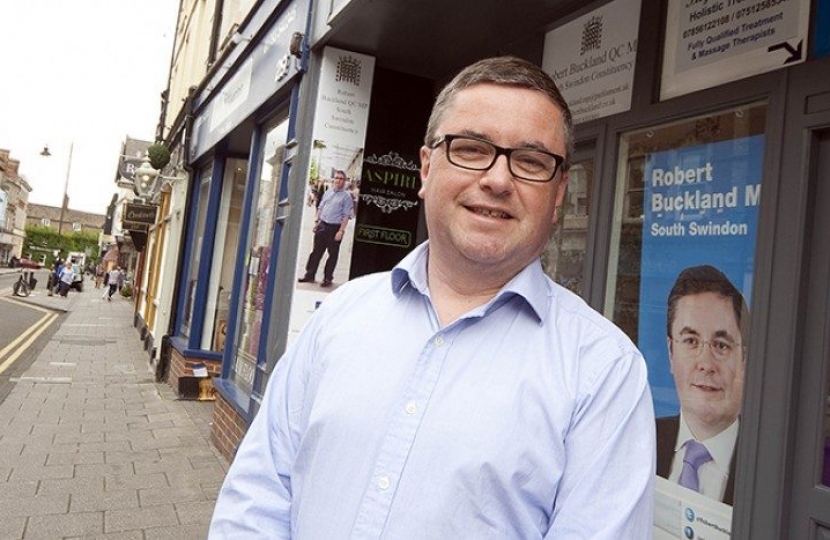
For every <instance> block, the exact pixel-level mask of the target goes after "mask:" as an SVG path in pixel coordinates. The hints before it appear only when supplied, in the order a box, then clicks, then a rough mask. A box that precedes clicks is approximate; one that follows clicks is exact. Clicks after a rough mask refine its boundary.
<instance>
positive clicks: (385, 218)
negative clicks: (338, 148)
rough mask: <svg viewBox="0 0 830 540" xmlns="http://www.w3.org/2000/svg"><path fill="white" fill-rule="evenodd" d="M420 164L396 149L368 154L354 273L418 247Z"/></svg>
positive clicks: (391, 263) (364, 270)
mask: <svg viewBox="0 0 830 540" xmlns="http://www.w3.org/2000/svg"><path fill="white" fill-rule="evenodd" d="M420 187H421V177H420V167H419V166H418V164H417V163H415V162H414V161H408V160H406V159H404V158H402V157H401V156H400V155H398V154H397V153H396V152H389V153H388V154H385V155H383V156H375V155H371V156H367V157H366V159H365V160H364V163H363V180H362V182H361V184H360V215H359V216H358V220H357V226H356V229H355V238H354V240H355V250H354V252H355V253H360V254H361V256H360V260H352V276H355V277H356V276H359V275H363V274H367V273H369V272H371V271H376V265H377V264H379V263H381V261H380V260H379V259H382V261H383V262H387V261H388V262H387V267H391V265H394V264H395V263H397V262H398V261H399V260H400V259H402V258H403V257H404V256H405V255H406V254H407V253H408V252H409V251H411V250H412V248H413V247H415V231H416V229H417V228H418V204H419V202H420V199H419V198H418V190H419V189H420Z"/></svg>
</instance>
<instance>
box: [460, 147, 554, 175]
mask: <svg viewBox="0 0 830 540" xmlns="http://www.w3.org/2000/svg"><path fill="white" fill-rule="evenodd" d="M445 141H446V144H447V158H448V159H449V162H450V163H452V164H453V165H456V166H458V167H462V168H465V169H472V170H477V171H484V170H487V169H489V168H490V167H492V166H493V164H494V163H495V162H496V158H497V157H498V156H499V154H506V155H507V166H508V168H509V169H510V173H511V174H513V175H514V176H516V177H517V178H522V179H524V180H531V181H534V182H547V181H548V180H550V179H552V178H553V176H554V175H555V174H556V170H557V168H558V167H559V162H558V161H557V159H556V157H555V156H554V155H552V154H548V153H546V152H542V151H540V150H533V149H529V148H505V149H499V148H497V147H496V146H495V145H493V144H491V143H489V142H487V141H482V140H478V139H472V138H467V137H449V136H448V137H446V138H445Z"/></svg>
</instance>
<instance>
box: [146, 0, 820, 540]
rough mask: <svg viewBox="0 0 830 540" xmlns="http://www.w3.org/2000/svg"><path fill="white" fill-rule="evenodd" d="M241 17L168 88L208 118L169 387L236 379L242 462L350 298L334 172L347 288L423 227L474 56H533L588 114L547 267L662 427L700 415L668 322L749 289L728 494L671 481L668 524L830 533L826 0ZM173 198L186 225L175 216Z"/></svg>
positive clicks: (763, 533) (228, 397) (297, 11)
mask: <svg viewBox="0 0 830 540" xmlns="http://www.w3.org/2000/svg"><path fill="white" fill-rule="evenodd" d="M182 6H183V7H187V6H190V7H188V8H187V10H183V13H184V11H187V12H188V13H190V14H191V15H189V16H188V18H187V19H188V20H189V21H191V22H190V24H191V25H196V23H195V22H193V21H195V20H196V19H198V18H199V17H197V16H196V15H195V14H196V11H194V10H195V9H196V8H195V6H192V3H191V2H183V3H182ZM233 6H234V9H237V8H238V10H239V13H243V12H244V13H245V14H244V16H242V17H241V19H239V18H238V17H237V20H235V21H234V22H233V23H232V24H228V25H224V26H223V24H222V23H221V21H220V20H219V19H220V18H219V17H217V15H216V14H217V13H221V10H218V11H217V10H216V9H215V10H214V12H213V13H214V14H213V17H212V19H211V17H207V15H204V14H203V15H202V17H203V18H202V19H201V20H202V23H203V24H201V25H199V26H198V27H199V28H200V29H201V31H199V32H195V31H194V32H195V33H194V34H192V36H198V37H199V39H203V40H205V41H204V42H203V45H202V46H201V47H206V48H205V49H204V54H195V52H194V56H192V57H190V58H191V59H192V60H191V61H192V62H195V65H196V66H197V67H198V69H197V72H198V71H200V70H201V66H202V65H205V66H207V67H206V69H205V72H204V78H203V79H201V80H200V81H199V82H198V83H196V84H195V86H194V87H192V88H191V86H187V88H188V91H187V92H184V88H185V86H184V85H180V84H179V83H178V82H175V83H174V79H175V80H178V78H177V77H179V76H180V75H176V73H180V72H181V71H182V70H184V69H187V68H188V65H189V63H188V62H186V61H181V62H180V61H179V60H178V59H177V58H178V56H176V55H178V54H181V53H179V52H176V53H175V54H174V66H176V67H175V69H174V71H175V73H173V71H171V85H170V89H169V91H170V96H173V95H177V96H180V97H181V96H185V95H186V96H187V97H186V99H185V103H186V111H185V112H184V113H179V115H178V116H177V118H180V119H181V118H188V119H189V120H188V121H185V120H183V119H182V120H181V121H179V122H178V123H177V125H178V126H179V128H178V129H172V130H170V131H169V132H168V133H166V134H165V137H164V139H165V141H166V142H168V143H169V144H170V145H171V148H173V150H174V154H175V155H176V156H177V158H176V159H174V162H176V163H177V164H178V165H181V166H182V167H183V168H185V169H186V170H187V172H188V176H187V182H186V188H185V182H182V184H181V185H182V187H181V189H182V193H183V195H182V197H181V199H180V200H182V201H183V203H182V206H180V207H179V208H180V209H181V215H182V220H183V225H182V226H181V229H182V237H181V242H180V244H178V249H177V250H176V252H175V253H171V251H170V250H169V249H167V250H165V249H158V250H157V252H156V255H154V257H155V258H156V260H155V262H153V263H152V265H156V266H153V267H154V268H161V267H162V266H164V265H165V264H167V265H168V266H167V268H172V267H173V265H172V264H170V262H169V259H167V258H166V257H169V256H171V255H173V256H175V257H176V258H177V260H178V263H177V264H176V265H175V267H176V271H175V280H174V281H175V287H174V291H173V292H172V293H171V294H169V295H168V296H167V297H166V298H168V299H169V302H170V304H169V309H170V315H169V319H168V322H169V324H168V326H167V332H166V334H165V335H166V338H167V341H168V343H169V347H168V348H167V350H166V352H167V355H168V356H169V377H168V382H170V384H171V385H172V386H174V388H177V389H178V390H179V391H180V392H186V391H188V389H192V388H194V387H195V386H197V383H198V382H199V381H198V379H199V378H200V375H202V374H204V373H205V372H206V373H208V374H210V375H212V376H215V378H214V381H213V383H214V387H215V392H216V396H215V399H216V405H215V422H214V434H213V437H214V443H215V444H216V445H217V447H219V448H220V449H221V450H222V451H223V452H224V453H226V455H228V456H229V457H232V455H233V452H234V451H235V448H236V445H237V444H238V442H239V439H240V438H241V436H242V435H243V434H244V431H245V429H246V426H247V425H248V424H249V422H250V421H251V419H252V418H253V416H254V415H255V414H256V412H257V409H258V406H259V403H260V400H261V396H262V392H263V390H264V388H265V386H266V384H267V380H268V376H269V375H270V373H271V372H272V370H273V368H274V365H275V364H276V363H277V362H278V360H279V357H280V355H281V354H282V353H283V351H284V350H285V348H286V346H287V345H288V344H289V343H290V342H291V341H292V339H294V337H295V336H296V335H297V333H298V332H299V329H300V328H301V327H302V325H303V324H304V322H305V321H306V320H307V319H308V317H310V316H311V315H312V314H313V312H314V310H315V309H316V307H317V306H318V305H319V303H320V302H323V301H325V298H326V296H327V294H328V292H327V291H325V290H321V289H319V288H317V287H314V286H313V285H310V284H304V283H303V284H298V283H297V277H298V276H299V275H301V273H302V272H304V270H305V268H304V266H305V260H306V257H307V255H308V250H309V246H310V241H311V237H310V234H309V231H310V221H311V220H312V219H313V213H314V208H315V206H314V205H315V201H316V200H317V198H318V196H319V193H321V192H323V191H324V190H325V189H326V187H327V186H329V185H330V184H331V178H332V176H333V173H334V171H340V170H342V171H345V172H346V175H347V178H348V181H349V189H350V190H351V191H352V193H353V194H354V197H355V201H356V203H357V205H356V206H357V210H356V212H355V216H354V218H353V219H352V220H350V223H349V227H348V230H347V234H346V239H345V240H344V241H343V246H342V248H341V253H342V256H341V260H340V262H339V264H338V267H337V269H336V271H335V278H334V284H335V287H336V286H338V285H340V284H342V283H343V282H344V281H347V280H348V279H351V278H354V277H357V276H359V275H363V274H366V273H370V272H375V271H382V270H387V269H389V268H391V267H392V266H393V265H394V264H395V263H396V262H397V261H398V260H400V258H401V257H402V256H403V255H405V254H406V253H408V251H409V250H411V249H412V248H413V247H414V246H415V245H417V244H418V243H420V242H422V241H423V240H425V239H426V231H425V226H424V224H423V216H422V210H421V207H420V202H419V200H418V197H417V191H418V188H419V187H420V175H419V164H418V151H419V148H420V147H421V145H422V144H423V136H424V130H425V126H426V120H427V117H428V115H429V111H430V107H431V104H432V100H433V99H434V96H435V95H436V93H437V91H438V90H439V89H440V88H441V87H442V85H443V84H444V83H446V82H447V81H448V80H449V79H450V78H451V77H452V76H453V75H454V74H455V73H456V72H457V71H458V70H459V69H460V68H461V67H463V66H465V65H467V64H469V63H471V62H473V61H475V60H476V59H479V58H484V57H488V56H494V55H497V54H513V55H516V56H519V57H522V58H526V59H528V60H531V61H534V62H536V63H538V64H539V65H541V66H543V67H544V68H545V69H546V70H547V71H548V72H549V73H551V74H552V76H553V77H554V79H556V80H557V83H558V84H559V85H560V88H562V90H563V92H564V94H565V97H566V99H567V100H568V101H569V103H570V106H571V108H572V110H573V113H574V117H575V120H576V124H577V126H576V133H575V135H576V151H575V153H574V155H573V156H572V162H573V166H572V169H571V175H570V182H569V188H568V189H569V194H568V197H567V201H566V204H565V205H564V207H563V213H564V215H563V219H562V221H561V224H560V227H559V229H558V230H557V231H556V233H555V234H554V236H553V238H552V239H551V242H550V245H549V246H548V249H547V250H546V252H545V254H544V256H543V257H544V260H543V262H544V266H545V268H546V271H547V272H548V273H549V274H550V275H551V277H553V278H554V279H555V280H557V281H558V282H559V283H561V284H563V285H564V286H566V287H568V288H570V289H571V290H573V291H575V292H577V293H578V294H580V295H581V296H583V297H584V298H585V299H586V301H588V302H589V303H590V304H591V305H592V306H593V307H594V308H595V309H597V310H598V311H600V312H601V313H603V314H604V315H605V316H606V317H608V318H609V319H611V320H613V321H614V322H615V323H617V324H618V325H619V326H620V327H621V328H623V330H624V331H626V332H627V333H628V335H629V336H630V337H631V338H632V340H634V341H635V343H637V344H638V346H639V347H640V348H641V349H642V350H643V353H644V356H645V357H646V360H647V362H648V364H649V371H650V383H651V385H652V392H653V395H654V399H655V410H656V413H657V417H658V418H670V417H673V416H676V415H677V413H678V410H679V406H680V404H679V399H680V396H679V395H678V394H679V393H678V391H677V388H676V387H675V385H676V383H675V381H674V379H673V373H672V372H671V369H670V366H669V354H670V353H669V352H668V351H667V348H668V347H667V343H668V342H667V338H668V339H673V337H672V336H667V335H666V333H665V332H666V317H667V313H666V299H667V296H668V293H669V290H670V289H671V288H672V283H673V282H674V280H675V279H676V278H677V277H678V275H679V274H680V273H681V272H682V271H683V270H685V269H686V268H694V267H699V266H703V265H706V266H711V267H716V268H717V269H719V270H720V271H721V272H722V273H723V274H724V275H725V276H727V278H728V279H729V280H730V281H731V282H732V283H733V284H734V286H735V288H736V289H737V290H738V291H739V292H740V294H741V295H742V296H743V297H744V299H745V300H746V303H747V304H749V312H748V313H749V315H747V319H748V321H749V325H748V328H751V332H750V331H749V330H748V329H747V331H746V332H745V334H744V335H743V339H742V341H740V343H737V342H736V343H732V344H731V345H732V346H733V348H735V349H737V350H739V351H740V353H741V354H742V355H744V356H741V359H742V360H743V362H744V363H743V364H741V365H742V366H744V367H743V368H742V369H743V371H742V372H744V373H745V374H744V375H743V376H742V378H741V380H740V385H741V388H742V392H743V399H742V400H741V401H742V405H741V407H740V414H739V421H738V423H736V424H735V426H736V430H737V432H738V433H739V436H737V435H736V440H737V444H736V445H735V446H734V457H733V458H732V459H731V463H732V464H733V465H734V466H733V468H729V467H727V471H726V475H727V476H728V477H729V479H730V482H731V484H733V487H732V488H728V489H727V491H730V497H729V500H728V501H726V500H725V499H724V497H714V498H713V497H707V496H702V495H700V494H697V493H689V492H688V491H687V490H684V489H682V488H678V487H677V486H676V485H674V484H673V483H672V482H671V481H668V480H667V481H663V479H660V480H659V481H658V493H657V500H658V504H657V508H656V513H655V537H656V538H693V537H706V538H729V537H732V538H747V539H748V538H752V539H753V540H755V539H761V540H764V539H770V540H772V539H779V538H825V537H827V536H828V535H830V510H828V509H830V478H828V476H827V474H828V473H827V471H828V470H830V442H828V441H830V438H829V437H830V411H828V406H827V403H828V394H829V393H830V358H829V357H828V354H827V351H828V350H830V347H828V345H830V331H828V328H827V324H826V321H827V320H828V317H827V313H828V310H830V280H829V279H828V276H830V258H829V257H828V256H827V249H826V247H825V246H826V245H827V241H828V236H830V224H828V222H827V218H826V217H825V214H824V213H823V212H822V211H821V208H822V207H823V203H824V202H826V199H827V198H828V196H830V192H828V190H827V189H826V188H827V186H826V184H827V182H826V179H827V178H828V177H830V162H828V160H827V158H826V156H828V155H830V147H828V144H830V143H829V142H828V141H830V100H828V97H827V96H829V95H830V82H829V81H828V79H827V78H826V77H822V76H820V75H821V74H823V73H826V72H828V68H830V58H828V56H830V15H828V12H829V11H830V6H828V1H827V0H816V1H815V2H809V1H806V0H804V1H798V2H792V3H786V4H785V3H780V2H779V3H774V2H756V3H752V4H751V5H747V4H746V2H730V3H728V4H723V3H718V4H716V6H717V8H716V9H715V8H714V7H710V8H707V7H705V6H699V5H698V3H695V2H681V1H678V0H639V1H634V0H612V1H610V2H594V3H590V4H587V5H580V6H578V7H575V6H574V5H572V4H567V3H562V2H559V1H544V2H520V3H519V4H516V3H493V4H484V5H482V4H481V3H480V2H473V1H469V2H468V1H464V2H461V3H458V2H456V3H455V4H454V7H453V9H452V10H451V11H450V10H447V9H446V6H445V4H443V3H440V2H437V1H434V0H425V1H421V2H412V3H400V2H392V1H380V2H378V1H373V2H369V1H366V0H364V1H361V0H341V1H329V2H314V1H310V0H305V1H297V0H291V1H288V0H286V1H276V0H270V1H268V0H262V1H258V2H248V3H245V2H240V3H237V4H234V5H233ZM206 7H207V6H206V5H204V6H202V8H206ZM246 8H248V9H247V10H246ZM217 9H218V8H217ZM184 17H185V16H184V15H180V23H181V22H182V21H183V20H184ZM205 17H206V18H205ZM231 18H233V17H231ZM207 21H210V24H208V22H207ZM192 28H196V26H192ZM220 29H221V30H220ZM427 36H428V38H427ZM177 41H178V40H177ZM211 44H212V45H211ZM176 47H179V45H177V46H176ZM176 50H177V51H179V49H176ZM199 51H202V49H199ZM211 51H216V52H214V53H211ZM218 51H221V52H218ZM182 58H184V57H182ZM197 60H198V61H197ZM194 69H195V68H194ZM174 75H175V76H174ZM190 77H193V78H198V76H197V75H196V74H193V75H190ZM185 80H187V77H185ZM189 82H190V85H193V84H194V83H193V82H192V79H191V80H190V81H189ZM177 85H178V86H177ZM174 89H175V90H174ZM160 204H161V206H160V208H161V209H162V211H161V214H162V215H165V216H168V217H169V219H170V220H171V221H172V219H173V216H175V215H176V212H175V211H174V210H172V209H171V208H173V207H175V205H173V206H172V207H171V206H168V207H165V206H164V205H165V204H166V203H164V202H163V201H162V202H161V203H160ZM165 208H166V209H165ZM165 219H167V218H165ZM167 272H169V270H167ZM161 273H164V272H161ZM165 279H166V278H165ZM148 297H149V289H148ZM159 298H160V297H159ZM162 304H163V303H160V304H159V306H161V305H162ZM142 309H145V310H146V307H145V308H142ZM159 331H160V329H159V328H156V330H154V332H156V333H159ZM367 332H369V330H368V329H367ZM702 348H705V347H701V349H702ZM163 354H164V352H163ZM732 489H734V493H732V492H731V490H732ZM722 499H723V500H722ZM690 534H691V535H692V536H689V535H690Z"/></svg>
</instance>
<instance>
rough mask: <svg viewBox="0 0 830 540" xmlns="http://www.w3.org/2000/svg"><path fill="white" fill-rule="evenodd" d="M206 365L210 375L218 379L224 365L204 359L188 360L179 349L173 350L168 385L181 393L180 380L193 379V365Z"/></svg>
mask: <svg viewBox="0 0 830 540" xmlns="http://www.w3.org/2000/svg"><path fill="white" fill-rule="evenodd" d="M194 364H204V366H205V367H206V368H207V370H208V375H210V376H211V377H217V376H219V374H220V373H221V371H222V363H221V362H217V361H214V360H206V359H204V358H187V357H185V356H184V355H182V353H180V352H179V351H178V350H177V349H175V348H173V349H172V350H171V355H170V372H169V373H168V375H167V384H169V385H170V386H171V387H172V388H173V390H175V391H176V392H178V391H179V379H180V378H182V377H193V365H194Z"/></svg>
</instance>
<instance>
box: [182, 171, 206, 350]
mask: <svg viewBox="0 0 830 540" xmlns="http://www.w3.org/2000/svg"><path fill="white" fill-rule="evenodd" d="M212 167H213V165H212V164H209V165H208V166H207V167H205V169H204V170H203V173H202V178H201V182H200V184H199V200H198V205H199V208H198V210H197V212H196V224H195V227H194V229H193V234H192V235H191V234H189V235H188V236H189V238H190V239H191V241H192V242H193V244H192V245H191V247H190V261H189V262H188V266H187V268H188V271H187V283H186V286H185V290H184V294H185V304H184V313H183V316H182V324H181V334H182V336H184V337H186V338H189V337H190V330H191V325H192V322H193V306H194V303H195V301H196V281H197V279H198V276H199V262H200V261H201V256H202V244H203V240H204V236H205V220H206V219H207V205H208V198H209V196H210V179H211V174H210V171H211V170H212Z"/></svg>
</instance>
